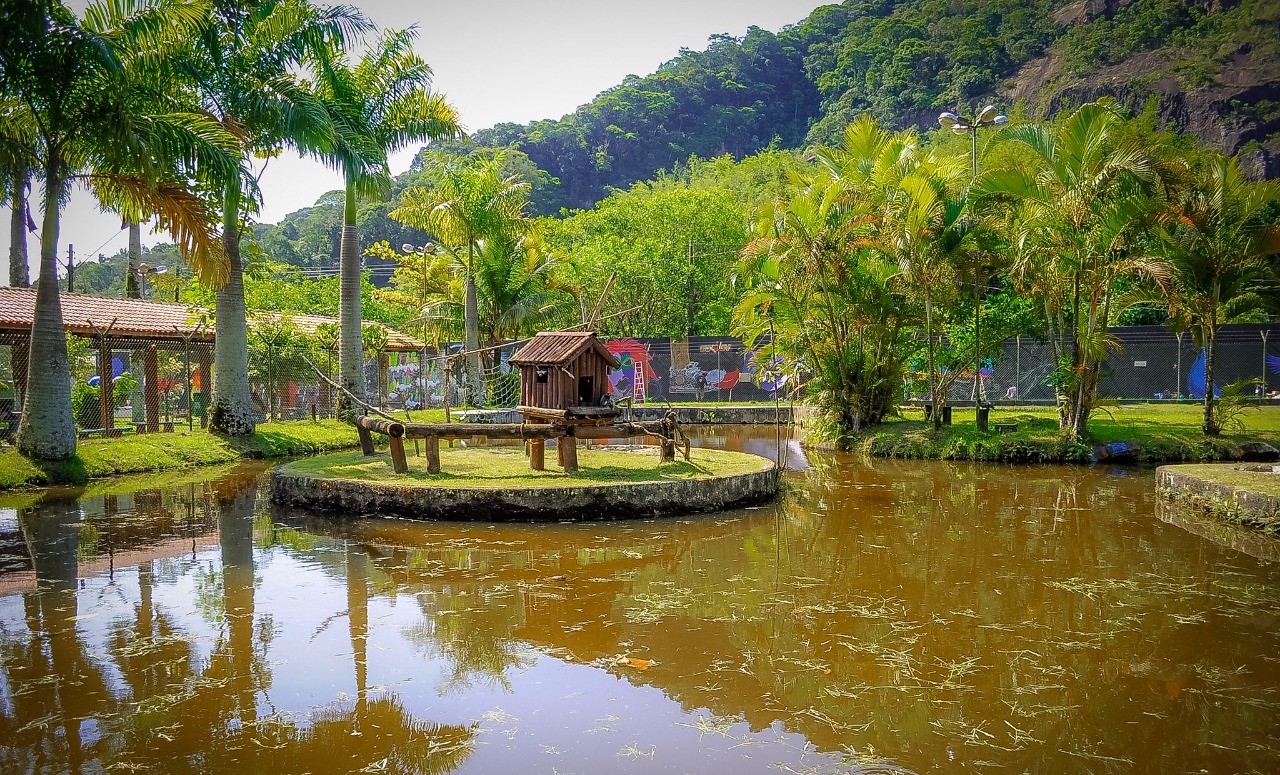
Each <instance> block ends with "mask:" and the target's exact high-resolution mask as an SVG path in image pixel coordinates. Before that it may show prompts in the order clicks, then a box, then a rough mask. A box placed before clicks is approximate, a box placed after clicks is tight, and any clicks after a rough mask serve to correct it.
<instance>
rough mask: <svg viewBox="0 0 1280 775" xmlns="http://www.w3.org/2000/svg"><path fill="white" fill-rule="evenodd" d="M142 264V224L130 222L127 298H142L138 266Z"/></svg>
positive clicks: (126, 273) (125, 277) (126, 274)
mask: <svg viewBox="0 0 1280 775" xmlns="http://www.w3.org/2000/svg"><path fill="white" fill-rule="evenodd" d="M141 264H142V224H140V223H138V222H136V221H130V222H129V266H128V268H127V269H126V270H125V276H124V297H125V298H126V299H141V298H142V283H141V280H140V278H139V276H138V267H139V266H140V265H141Z"/></svg>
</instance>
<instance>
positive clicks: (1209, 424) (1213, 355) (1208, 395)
mask: <svg viewBox="0 0 1280 775" xmlns="http://www.w3.org/2000/svg"><path fill="white" fill-rule="evenodd" d="M1215 317H1216V316H1215ZM1216 324H1217V321H1216V320H1215V321H1212V322H1211V323H1210V325H1207V326H1205V327H1204V337H1203V338H1204V435H1206V436H1217V435H1219V434H1220V433H1222V428H1220V427H1218V422H1217V420H1216V419H1215V418H1214V416H1213V371H1214V368H1213V367H1214V361H1215V360H1217V347H1215V344H1216V340H1217V338H1218V337H1217V335H1216V331H1215V329H1216V328H1217V325H1216Z"/></svg>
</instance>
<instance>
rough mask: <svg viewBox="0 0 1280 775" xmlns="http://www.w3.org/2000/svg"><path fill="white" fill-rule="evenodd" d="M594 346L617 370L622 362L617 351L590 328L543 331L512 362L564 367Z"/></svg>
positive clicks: (522, 348) (522, 364)
mask: <svg viewBox="0 0 1280 775" xmlns="http://www.w3.org/2000/svg"><path fill="white" fill-rule="evenodd" d="M590 349H594V350H595V351H596V352H597V353H599V355H600V357H601V358H603V359H604V360H605V362H606V363H608V364H609V366H610V367H612V368H615V369H616V368H618V366H619V365H621V364H619V362H618V359H617V358H615V357H614V355H613V353H611V352H609V350H608V349H607V348H606V347H605V346H604V344H603V343H602V342H601V341H600V340H599V339H596V335H595V334H593V333H591V332H589V331H581V332H579V331H552V332H543V333H541V334H538V335H537V336H535V337H534V338H532V339H530V340H529V343H528V344H526V345H525V346H524V347H521V348H520V351H519V352H517V353H516V354H515V355H513V356H511V358H510V359H509V360H508V362H509V363H511V364H513V365H516V366H536V365H540V364H546V365H548V366H564V365H566V364H568V363H569V362H571V361H573V360H574V359H575V358H577V357H578V356H579V355H582V354H583V353H585V352H587V351H588V350H590Z"/></svg>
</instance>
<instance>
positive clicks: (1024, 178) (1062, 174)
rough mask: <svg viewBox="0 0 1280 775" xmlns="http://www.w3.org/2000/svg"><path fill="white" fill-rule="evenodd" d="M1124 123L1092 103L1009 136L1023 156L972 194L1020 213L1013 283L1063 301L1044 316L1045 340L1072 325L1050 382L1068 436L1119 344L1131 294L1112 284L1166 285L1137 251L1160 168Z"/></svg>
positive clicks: (1083, 417)
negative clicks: (1118, 324)
mask: <svg viewBox="0 0 1280 775" xmlns="http://www.w3.org/2000/svg"><path fill="white" fill-rule="evenodd" d="M1123 120H1124V119H1123V117H1122V116H1121V115H1120V114H1119V113H1118V112H1117V110H1116V109H1115V108H1114V107H1113V106H1112V105H1110V104H1108V103H1103V102H1096V103H1090V104H1088V105H1084V106H1082V107H1080V108H1079V109H1077V110H1076V111H1075V112H1074V113H1072V114H1071V115H1070V116H1067V117H1066V118H1064V119H1062V120H1060V121H1059V122H1058V123H1057V124H1056V125H1054V126H1040V125H1027V126H1019V127H1014V128H1012V129H1009V130H1006V132H1005V136H1006V138H1007V141H1009V142H1014V143H1018V144H1020V145H1021V146H1022V147H1023V148H1025V149H1026V151H1027V152H1028V153H1029V156H1027V157H1026V158H1022V159H1020V160H1019V164H1018V165H1017V166H1010V167H1005V168H999V169H993V170H991V171H989V172H987V173H984V174H983V175H982V176H981V177H980V178H979V179H978V182H977V183H976V184H975V186H974V190H975V195H977V196H982V197H987V196H995V197H999V198H1005V199H1009V200H1012V201H1013V202H1014V203H1015V204H1016V209H1017V210H1018V212H1019V213H1020V214H1021V215H1022V216H1023V217H1022V218H1018V219H1015V221H1014V223H1015V224H1017V226H1016V234H1015V237H1016V238H1015V240H1014V241H1013V244H1015V245H1017V246H1018V247H1017V248H1016V252H1017V253H1018V254H1019V255H1020V260H1019V262H1018V263H1016V264H1015V270H1014V271H1015V277H1023V278H1024V281H1026V280H1029V279H1031V278H1034V280H1033V281H1034V282H1035V283H1036V284H1037V285H1038V286H1039V287H1040V288H1041V289H1044V290H1045V291H1054V292H1060V293H1061V294H1062V295H1063V297H1062V301H1061V303H1059V302H1058V301H1057V300H1054V301H1050V300H1048V299H1046V310H1047V311H1049V312H1050V313H1051V314H1050V319H1049V320H1048V321H1047V322H1048V324H1049V326H1050V328H1049V334H1050V337H1051V338H1054V337H1057V336H1061V335H1063V334H1067V333H1068V331H1067V328H1068V327H1069V328H1070V332H1069V339H1070V342H1071V344H1070V348H1071V352H1070V353H1069V354H1066V353H1064V354H1063V357H1062V359H1061V361H1060V363H1059V367H1058V370H1057V371H1056V372H1055V374H1054V376H1053V383H1054V387H1055V389H1056V390H1057V392H1058V405H1059V427H1060V429H1061V431H1062V433H1063V434H1064V435H1066V436H1067V437H1069V438H1073V439H1074V438H1080V437H1081V436H1083V435H1084V433H1085V431H1086V428H1087V424H1088V420H1089V415H1090V413H1092V411H1093V409H1094V407H1095V406H1096V405H1097V399H1098V396H1097V387H1098V382H1099V381H1100V380H1101V377H1102V364H1103V362H1104V360H1105V358H1106V355H1107V352H1108V351H1109V350H1110V349H1113V348H1114V347H1115V346H1116V343H1115V342H1114V341H1113V340H1112V339H1111V338H1110V336H1109V335H1108V333H1107V327H1108V326H1109V325H1111V323H1112V321H1113V320H1115V318H1116V317H1117V316H1118V315H1119V314H1120V313H1121V312H1122V311H1123V310H1124V309H1125V307H1126V305H1127V304H1128V303H1129V301H1131V300H1136V298H1137V297H1136V296H1132V297H1126V296H1125V295H1124V294H1122V293H1120V292H1119V289H1120V287H1121V286H1119V285H1117V283H1118V282H1119V281H1121V280H1128V279H1133V278H1139V277H1147V278H1150V279H1153V280H1155V281H1157V282H1159V283H1163V282H1164V281H1165V279H1166V276H1167V275H1166V273H1165V271H1164V269H1163V263H1162V262H1160V261H1158V260H1155V259H1153V258H1152V257H1150V256H1147V255H1145V253H1144V251H1142V250H1141V247H1142V244H1143V243H1142V241H1143V238H1144V236H1145V234H1146V232H1147V227H1148V226H1149V225H1150V223H1151V221H1152V220H1153V218H1154V215H1155V213H1156V212H1157V207H1156V205H1157V201H1156V199H1155V196H1154V193H1155V188H1156V186H1155V184H1156V183H1157V182H1158V180H1159V170H1158V165H1157V164H1156V163H1155V161H1154V160H1153V159H1152V157H1151V155H1150V154H1149V153H1147V152H1146V150H1145V149H1143V148H1142V147H1140V146H1139V144H1138V143H1137V142H1136V141H1134V140H1132V139H1130V138H1128V137H1126V136H1124V133H1123V132H1122V131H1121V130H1122V125H1123ZM1028 217H1029V218H1031V219H1032V220H1031V221H1028V220H1027V218H1028Z"/></svg>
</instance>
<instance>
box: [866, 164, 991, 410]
mask: <svg viewBox="0 0 1280 775" xmlns="http://www.w3.org/2000/svg"><path fill="white" fill-rule="evenodd" d="M962 172H963V170H962V168H961V167H960V166H958V165H957V164H956V163H955V162H954V160H953V159H946V160H944V159H937V158H929V159H926V160H924V161H922V163H921V164H920V165H919V166H918V167H917V168H916V169H915V170H914V171H912V172H910V173H909V174H907V175H906V176H905V177H904V178H903V179H902V180H901V182H900V183H899V184H898V185H897V186H896V187H895V188H894V189H892V190H890V191H889V192H888V198H889V201H888V205H887V207H886V215H885V224H884V227H883V230H882V235H881V238H880V241H881V245H882V249H883V250H884V251H885V253H886V255H888V256H889V258H890V259H891V260H893V261H895V262H897V264H898V268H899V272H900V279H901V282H902V283H903V285H904V288H905V289H907V290H908V291H909V292H910V293H912V294H913V295H919V297H920V298H921V300H922V301H923V302H924V332H925V353H926V362H927V365H926V367H927V369H928V378H929V396H930V401H932V403H933V416H932V419H933V425H934V427H935V428H941V427H942V417H943V408H944V406H945V405H946V403H947V391H946V389H945V388H944V386H943V384H942V379H941V374H940V373H939V371H938V342H937V338H936V336H935V334H936V332H937V331H938V328H939V327H940V326H939V321H938V320H937V319H936V312H937V306H938V304H939V303H940V302H944V301H945V300H947V299H948V298H949V297H950V296H951V295H952V294H953V292H954V291H955V288H956V283H955V264H956V261H955V260H954V257H955V256H956V255H957V254H959V253H961V252H964V251H966V250H968V249H969V247H970V245H969V243H970V242H971V238H972V235H973V222H972V221H971V220H970V219H969V218H968V217H967V216H966V201H967V200H966V197H965V196H964V193H963V191H962V190H961V189H960V187H959V184H960V182H961V178H962Z"/></svg>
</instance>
